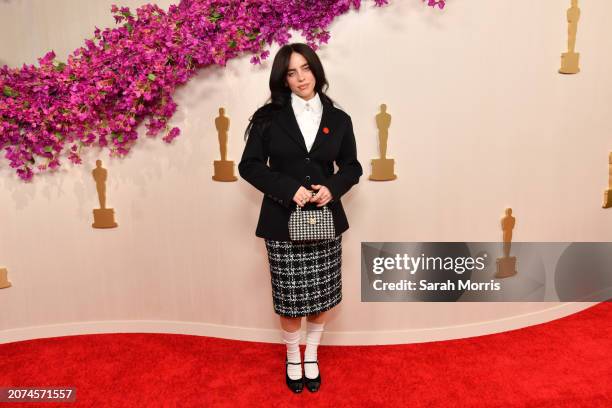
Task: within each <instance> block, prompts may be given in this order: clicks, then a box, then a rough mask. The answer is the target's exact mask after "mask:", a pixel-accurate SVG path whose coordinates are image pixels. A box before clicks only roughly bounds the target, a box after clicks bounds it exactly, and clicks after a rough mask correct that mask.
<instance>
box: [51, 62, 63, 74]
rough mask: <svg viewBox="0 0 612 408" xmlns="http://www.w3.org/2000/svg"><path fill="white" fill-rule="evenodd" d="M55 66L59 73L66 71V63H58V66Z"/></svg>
mask: <svg viewBox="0 0 612 408" xmlns="http://www.w3.org/2000/svg"><path fill="white" fill-rule="evenodd" d="M53 65H54V66H55V68H54V69H55V70H56V71H57V72H62V71H63V70H64V68H66V63H65V62H59V63H57V65H55V64H53Z"/></svg>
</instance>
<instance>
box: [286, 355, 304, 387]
mask: <svg viewBox="0 0 612 408" xmlns="http://www.w3.org/2000/svg"><path fill="white" fill-rule="evenodd" d="M289 364H299V365H301V364H302V363H290V362H289V361H287V360H286V359H285V378H286V381H287V386H288V387H289V389H290V390H291V391H293V392H294V393H296V394H299V393H300V392H302V390H303V389H304V376H303V375H302V377H300V378H298V379H297V380H292V379H291V378H289V373H288V372H287V367H288V366H289Z"/></svg>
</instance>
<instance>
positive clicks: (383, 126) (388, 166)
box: [369, 103, 397, 181]
mask: <svg viewBox="0 0 612 408" xmlns="http://www.w3.org/2000/svg"><path fill="white" fill-rule="evenodd" d="M390 126H391V115H390V114H388V113H387V105H385V104H384V103H383V104H381V105H380V112H379V113H378V114H377V115H376V127H377V128H378V144H379V146H380V157H379V158H378V159H372V174H370V177H369V179H370V180H375V181H388V180H395V179H396V178H397V176H396V175H395V174H394V166H395V160H393V159H387V138H388V136H389V127H390Z"/></svg>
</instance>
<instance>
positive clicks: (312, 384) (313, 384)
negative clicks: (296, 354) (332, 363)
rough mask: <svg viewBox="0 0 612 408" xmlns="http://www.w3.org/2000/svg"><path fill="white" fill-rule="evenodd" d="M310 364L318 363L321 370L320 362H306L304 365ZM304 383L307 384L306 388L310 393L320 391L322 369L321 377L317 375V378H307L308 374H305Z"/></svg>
mask: <svg viewBox="0 0 612 408" xmlns="http://www.w3.org/2000/svg"><path fill="white" fill-rule="evenodd" d="M308 363H316V364H317V368H319V361H304V364H308ZM304 381H305V382H306V388H308V391H310V392H317V391H319V387H320V386H321V369H319V375H317V378H308V377H306V374H305V373H304Z"/></svg>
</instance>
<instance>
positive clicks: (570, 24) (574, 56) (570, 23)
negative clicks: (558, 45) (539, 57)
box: [559, 0, 580, 74]
mask: <svg viewBox="0 0 612 408" xmlns="http://www.w3.org/2000/svg"><path fill="white" fill-rule="evenodd" d="M578 20H580V9H579V8H578V0H572V5H571V7H570V8H569V9H568V10H567V52H564V53H563V54H561V68H560V69H559V73H561V74H577V73H578V72H580V67H579V60H580V53H577V52H576V51H575V49H576V33H577V32H578Z"/></svg>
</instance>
